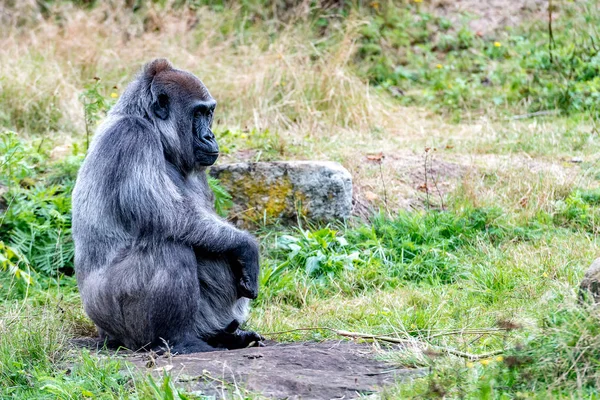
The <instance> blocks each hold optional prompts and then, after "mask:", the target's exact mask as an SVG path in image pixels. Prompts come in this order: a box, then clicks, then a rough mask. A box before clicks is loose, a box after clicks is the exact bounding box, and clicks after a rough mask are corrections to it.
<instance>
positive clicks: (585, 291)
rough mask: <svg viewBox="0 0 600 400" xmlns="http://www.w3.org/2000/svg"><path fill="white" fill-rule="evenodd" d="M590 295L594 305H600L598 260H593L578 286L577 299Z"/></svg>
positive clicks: (599, 262) (599, 269)
mask: <svg viewBox="0 0 600 400" xmlns="http://www.w3.org/2000/svg"><path fill="white" fill-rule="evenodd" d="M586 295H590V296H591V297H592V298H593V299H594V302H595V303H600V258H597V259H596V260H594V262H593V263H592V265H591V266H590V267H589V268H588V270H587V271H586V273H585V275H584V276H583V280H582V281H581V284H580V285H579V297H580V299H583V298H585V297H586Z"/></svg>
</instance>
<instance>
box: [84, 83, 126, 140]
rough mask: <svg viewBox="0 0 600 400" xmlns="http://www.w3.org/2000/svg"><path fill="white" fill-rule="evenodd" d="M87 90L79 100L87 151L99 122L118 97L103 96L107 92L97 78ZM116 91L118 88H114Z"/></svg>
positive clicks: (114, 94)
mask: <svg viewBox="0 0 600 400" xmlns="http://www.w3.org/2000/svg"><path fill="white" fill-rule="evenodd" d="M84 88H85V90H84V91H83V93H81V95H80V96H79V100H80V101H81V102H82V103H83V111H84V117H85V138H86V146H85V148H86V150H87V149H88V148H89V146H90V137H91V135H92V133H93V131H94V128H95V126H96V124H97V123H98V121H100V119H102V118H103V117H105V116H106V114H107V113H108V111H109V110H110V109H111V107H112V106H113V105H114V103H115V102H116V101H115V100H116V98H117V97H118V95H117V93H116V92H112V93H111V96H110V98H109V97H107V96H105V95H104V94H103V91H104V90H105V89H104V88H103V86H102V85H101V84H100V78H98V77H95V78H94V82H92V83H89V84H87V85H85V87H84ZM113 89H115V90H116V88H113Z"/></svg>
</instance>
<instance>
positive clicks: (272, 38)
mask: <svg viewBox="0 0 600 400" xmlns="http://www.w3.org/2000/svg"><path fill="white" fill-rule="evenodd" d="M167 3H168V4H167V5H166V6H165V8H162V7H159V6H157V5H150V6H148V7H147V8H146V9H144V10H143V11H142V12H137V13H135V14H134V13H133V12H132V11H131V10H130V9H127V8H125V7H124V6H119V5H115V4H110V3H108V4H103V5H100V6H98V7H96V8H94V9H93V10H91V11H90V10H86V11H84V10H81V9H77V8H75V7H73V6H68V5H65V4H61V5H59V6H57V5H55V6H53V7H54V8H52V9H51V10H49V11H48V13H47V15H46V16H43V15H42V14H40V12H39V11H38V9H37V6H36V2H35V1H34V0H28V1H23V2H19V3H18V5H16V6H13V7H5V9H4V10H2V11H3V12H2V13H1V15H3V16H4V18H3V19H4V20H3V22H4V24H3V25H2V26H1V27H0V49H1V50H0V52H1V54H2V62H1V63H0V109H1V110H2V112H0V123H2V125H4V126H5V127H8V128H11V129H14V130H16V131H18V132H19V133H20V134H23V135H26V136H30V137H31V136H33V137H35V136H39V135H44V136H46V137H48V138H50V139H51V140H52V141H54V143H55V144H56V145H60V144H62V143H65V142H66V143H70V142H78V141H81V138H82V133H83V132H84V120H83V108H82V105H81V103H80V101H79V95H80V94H81V92H82V91H83V88H84V86H85V85H86V84H89V83H90V82H92V81H93V78H94V77H100V78H102V82H103V84H104V86H105V90H106V94H108V93H109V92H110V91H113V89H112V88H113V86H116V87H117V88H119V89H121V88H122V87H123V86H124V85H125V84H126V83H127V81H128V80H130V79H131V76H132V75H133V74H134V73H135V71H136V70H137V69H138V68H139V67H140V66H141V65H142V64H143V63H144V62H146V61H148V60H150V59H152V58H154V57H159V56H160V57H168V58H169V59H171V60H172V61H173V63H174V64H175V65H177V66H178V67H180V68H182V69H188V70H191V71H193V72H194V73H196V74H197V75H198V76H199V77H201V79H203V80H204V82H205V83H206V84H207V86H208V87H209V89H210V90H211V92H212V93H213V95H214V97H215V98H217V100H218V101H219V110H218V115H217V131H219V130H223V129H232V130H240V131H244V132H249V133H250V134H251V133H252V132H261V131H265V130H268V131H269V136H270V137H272V138H273V140H275V141H276V142H277V143H278V144H277V146H279V147H280V148H281V151H280V155H279V157H282V158H313V159H334V160H337V161H340V162H342V163H343V164H344V165H345V166H346V167H347V168H349V169H350V170H351V172H352V173H353V174H354V176H355V183H356V186H357V189H358V190H357V193H358V194H359V195H360V196H362V198H363V199H365V200H366V201H367V202H370V203H373V204H374V206H375V207H380V206H383V207H386V208H388V209H392V210H393V209H396V208H398V207H408V206H414V205H417V206H422V204H423V201H424V199H425V197H426V192H427V190H424V189H423V184H424V179H423V178H424V175H425V168H424V165H423V161H424V156H425V152H424V149H425V147H431V148H437V153H436V156H435V158H434V161H433V164H432V168H433V174H432V176H431V177H430V180H431V179H433V180H437V181H439V184H440V186H441V189H440V188H439V187H438V188H434V187H429V188H428V190H429V191H430V195H431V197H432V198H435V197H439V194H440V193H441V194H442V195H443V196H445V195H446V194H447V193H449V192H451V191H452V190H453V189H454V188H455V187H456V186H457V185H458V184H460V183H461V182H462V180H463V178H464V177H465V174H466V173H467V172H469V171H471V173H470V174H468V176H469V179H472V180H473V183H467V184H466V185H465V186H467V187H471V188H474V187H477V185H479V184H478V183H477V182H478V180H482V179H483V176H482V175H481V174H480V173H479V170H480V169H481V168H482V167H483V168H484V169H485V170H490V168H489V165H491V164H495V165H496V167H492V168H491V169H493V170H494V169H501V174H504V175H506V179H502V180H501V181H502V188H507V190H506V191H505V192H502V190H503V189H502V190H500V191H501V192H502V193H503V194H501V196H505V197H508V198H507V199H506V201H504V200H503V202H505V203H509V204H511V203H512V204H516V203H518V201H519V200H520V199H521V198H522V197H523V196H527V195H528V194H527V193H529V192H530V190H529V192H528V189H522V188H520V187H521V186H522V185H523V184H524V183H523V182H522V181H521V180H520V179H517V177H520V173H521V172H522V169H523V166H524V165H525V166H527V161H526V160H527V158H528V157H529V155H528V154H526V153H525V152H522V153H523V154H516V155H513V156H511V159H510V161H509V162H504V163H502V162H496V161H493V160H492V161H490V160H489V159H485V158H483V159H481V158H477V157H473V156H471V154H473V153H485V154H495V153H498V152H500V153H504V152H511V153H514V147H515V146H517V145H518V144H519V143H520V142H519V141H522V140H523V138H525V140H529V141H530V142H531V143H533V144H532V146H534V148H535V146H538V147H537V148H535V149H534V153H535V152H538V153H540V154H541V155H545V154H548V153H551V154H552V155H555V153H556V152H557V150H556V148H557V146H556V143H557V142H560V141H561V138H562V136H561V135H562V134H563V133H564V131H565V130H567V129H569V127H568V126H566V125H565V124H563V125H564V126H562V125H561V126H559V127H554V128H553V129H549V127H548V126H547V124H545V123H543V122H542V123H540V124H537V123H535V124H533V123H532V122H531V121H527V120H525V121H516V122H511V123H510V124H507V123H506V121H497V120H494V119H492V118H493V110H492V113H490V114H489V116H487V117H480V118H477V119H474V120H471V121H469V120H468V119H466V122H464V123H462V124H460V125H456V124H450V123H448V122H446V121H444V120H443V119H442V118H441V117H440V116H437V115H435V114H432V113H431V112H428V111H425V110H420V109H415V108H407V107H402V106H400V105H398V104H397V103H395V101H394V99H392V98H391V97H390V96H389V95H388V93H387V92H382V91H380V90H374V89H373V88H372V87H370V86H369V85H368V83H366V82H364V81H362V80H361V79H359V78H358V77H357V76H356V75H355V74H353V71H352V68H351V61H352V57H353V55H354V51H355V40H356V38H357V28H358V27H359V26H360V25H361V24H362V23H364V22H363V21H361V20H360V19H359V18H358V17H353V18H350V19H348V20H347V21H346V22H344V23H343V24H341V23H339V24H338V26H337V29H334V30H332V32H334V33H333V34H332V36H331V37H324V38H323V37H314V33H313V32H314V29H311V28H310V26H309V23H308V22H307V21H305V20H304V19H303V18H302V15H304V14H303V13H298V15H300V17H298V18H297V19H296V20H290V21H289V22H288V23H287V26H284V27H281V26H277V28H276V29H277V35H274V34H273V32H274V29H275V28H274V27H273V26H272V23H273V22H272V21H271V22H262V23H260V22H255V24H254V26H253V27H252V28H250V29H245V30H242V29H241V27H240V26H239V24H240V22H239V21H241V20H243V19H242V18H240V16H239V13H240V11H239V10H237V9H228V10H226V11H224V12H220V13H218V14H217V13H215V12H213V11H211V10H209V9H207V8H201V9H199V10H197V11H195V12H193V11H190V10H185V11H184V10H181V11H176V12H173V11H172V10H169V11H166V10H168V9H169V8H170V3H169V2H167ZM325 42H326V45H325V44H324V43H325ZM117 91H118V90H117ZM580 129H587V128H580ZM548 131H550V132H551V135H549V136H548V135H546V136H543V138H542V139H538V137H542V135H543V133H544V132H548ZM515 143H516V144H515ZM536 143H541V145H536ZM511 144H512V146H513V147H511ZM517 147H518V146H517ZM380 152H382V153H383V155H384V160H383V163H382V165H381V166H380V165H379V163H377V162H368V160H367V157H368V155H369V154H377V153H380ZM558 152H559V154H562V153H560V150H558ZM534 155H535V154H534ZM240 158H243V157H242V155H239V156H238V155H237V154H235V153H234V154H231V155H229V156H228V157H227V158H226V160H229V161H232V160H236V159H240ZM446 161H447V162H446ZM555 161H558V163H556V162H553V163H547V164H544V165H548V168H549V169H550V170H551V172H552V171H553V172H556V171H554V170H557V168H558V170H557V171H558V174H559V175H560V174H563V172H562V170H561V168H562V167H561V166H560V163H561V161H560V160H555ZM448 163H450V164H448ZM557 165H558V166H557ZM447 167H448V168H450V169H453V168H454V169H458V170H460V173H454V172H453V170H452V171H449V172H448V171H446V170H447ZM539 172H540V171H536V170H535V169H533V170H529V171H528V174H530V175H531V177H530V178H528V180H529V181H535V180H536V179H538V178H539ZM541 172H542V173H546V170H545V169H544V170H542V171H541ZM553 172H552V173H553ZM511 174H512V176H513V178H514V179H513V178H511ZM550 176H553V175H552V174H551V175H550ZM548 179H549V180H550V181H551V182H550V183H551V185H552V186H555V185H561V184H560V183H557V182H556V181H555V180H553V179H552V178H548ZM526 181H527V180H526ZM546 183H548V182H546ZM513 186H514V187H513ZM469 190H472V189H469ZM477 190H478V191H476V192H474V193H473V194H471V195H470V196H472V197H476V198H480V197H481V196H484V197H485V196H487V195H489V194H492V195H493V196H497V195H498V192H499V188H498V187H497V186H493V187H492V188H490V187H489V186H485V185H484V186H481V187H480V188H479V189H477ZM483 191H487V194H485V193H483ZM551 198H552V196H549V197H548V199H551ZM540 201H542V200H540ZM438 203H439V202H438ZM538 203H539V202H532V204H536V206H539V204H538Z"/></svg>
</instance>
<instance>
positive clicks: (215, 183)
mask: <svg viewBox="0 0 600 400" xmlns="http://www.w3.org/2000/svg"><path fill="white" fill-rule="evenodd" d="M208 186H209V187H210V188H211V190H212V191H213V193H214V194H215V211H216V212H217V214H219V215H220V216H222V217H225V216H227V211H228V210H229V209H230V208H231V206H232V205H233V201H232V200H231V195H230V194H229V192H227V190H226V189H225V188H224V187H223V186H222V185H221V183H220V182H219V180H218V179H217V178H213V177H212V176H209V177H208Z"/></svg>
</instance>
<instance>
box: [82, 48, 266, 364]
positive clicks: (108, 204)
mask: <svg viewBox="0 0 600 400" xmlns="http://www.w3.org/2000/svg"><path fill="white" fill-rule="evenodd" d="M215 106H216V102H215V100H214V99H213V98H212V97H211V95H210V93H209V92H208V89H207V88H206V86H204V84H203V83H202V82H201V81H200V80H199V79H198V78H196V77H195V76H194V75H192V74H191V73H189V72H186V71H181V70H178V69H175V68H173V66H172V65H171V64H170V63H169V62H168V61H167V60H165V59H157V60H154V61H152V62H150V63H149V64H147V65H146V66H145V67H144V68H143V70H142V72H141V73H140V74H139V76H138V77H137V78H136V79H135V80H134V81H133V82H132V83H131V84H129V86H128V87H127V89H126V90H125V92H124V93H123V96H122V97H121V98H120V99H119V101H118V103H117V104H116V105H115V107H114V108H113V109H112V110H111V111H110V113H109V115H108V118H107V120H106V121H105V122H104V123H103V124H102V125H101V126H100V128H99V129H98V132H97V134H96V136H95V138H94V140H93V142H92V144H91V147H90V150H89V154H88V155H87V157H86V159H85V162H84V163H83V165H82V167H81V170H80V172H79V175H78V178H77V183H76V185H75V189H74V191H73V239H74V241H75V270H76V274H77V283H78V286H79V291H80V292H81V297H82V300H83V305H84V308H85V311H86V313H87V314H88V315H89V317H90V318H91V319H92V320H93V321H94V323H95V324H96V326H97V327H98V331H99V333H100V336H101V338H103V339H105V340H110V341H112V342H113V343H116V344H122V345H124V346H126V347H128V348H130V349H133V350H136V349H156V350H161V347H160V346H162V345H163V344H165V343H166V344H167V345H168V348H169V349H170V351H171V352H173V353H192V352H201V351H212V350H216V349H236V348H242V347H247V346H249V345H250V344H252V343H257V344H259V343H260V341H261V340H263V338H262V337H261V336H260V335H259V334H257V333H255V332H250V331H243V330H240V329H239V328H238V327H239V324H240V323H242V322H243V321H244V320H245V319H246V317H247V313H248V303H249V299H254V298H256V296H257V294H258V273H259V260H258V245H257V243H256V241H255V239H254V238H253V237H252V236H251V235H250V234H249V233H247V232H245V231H241V230H238V229H236V228H235V227H233V226H232V225H231V224H229V223H227V222H225V221H223V220H222V219H221V218H219V217H218V216H217V214H216V213H215V211H214V207H213V202H214V194H213V193H212V191H211V190H210V188H209V186H208V181H207V177H206V171H205V170H206V168H207V167H208V166H210V165H212V164H213V163H214V162H215V161H216V160H217V157H218V155H219V147H218V145H217V141H216V139H215V136H214V134H213V133H212V131H211V125H212V121H213V113H214V110H215Z"/></svg>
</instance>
